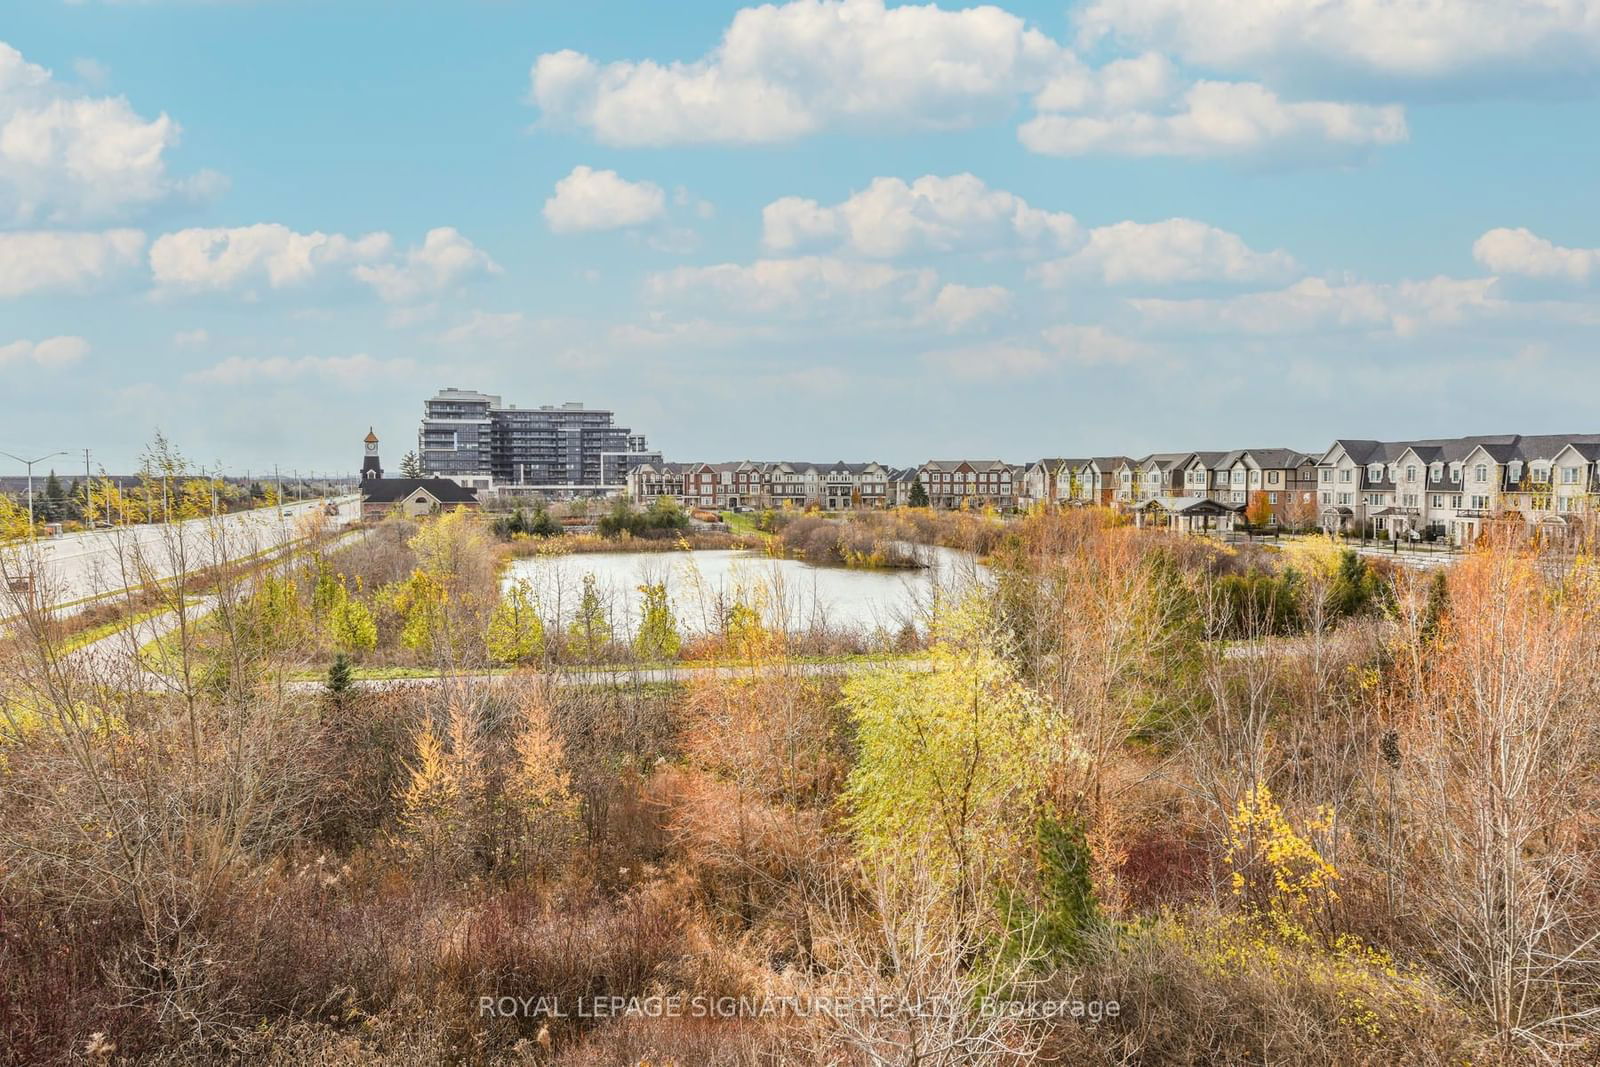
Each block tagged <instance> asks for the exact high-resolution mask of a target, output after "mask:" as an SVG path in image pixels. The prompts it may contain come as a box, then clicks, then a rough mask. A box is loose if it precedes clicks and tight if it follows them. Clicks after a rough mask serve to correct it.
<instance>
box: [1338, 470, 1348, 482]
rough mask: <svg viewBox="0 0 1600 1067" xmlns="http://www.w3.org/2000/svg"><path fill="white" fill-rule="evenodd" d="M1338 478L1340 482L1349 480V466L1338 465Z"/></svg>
mask: <svg viewBox="0 0 1600 1067" xmlns="http://www.w3.org/2000/svg"><path fill="white" fill-rule="evenodd" d="M1339 480H1340V481H1341V482H1348V481H1349V480H1350V468H1349V467H1340V468H1339Z"/></svg>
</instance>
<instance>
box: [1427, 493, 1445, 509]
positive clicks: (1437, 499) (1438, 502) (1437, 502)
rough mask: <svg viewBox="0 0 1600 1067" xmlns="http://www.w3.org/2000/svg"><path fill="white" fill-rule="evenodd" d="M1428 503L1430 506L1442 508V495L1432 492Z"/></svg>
mask: <svg viewBox="0 0 1600 1067" xmlns="http://www.w3.org/2000/svg"><path fill="white" fill-rule="evenodd" d="M1429 503H1430V505H1431V506H1432V507H1436V508H1442V507H1444V497H1442V496H1439V495H1438V494H1434V496H1433V498H1432V499H1431V500H1430V502H1429Z"/></svg>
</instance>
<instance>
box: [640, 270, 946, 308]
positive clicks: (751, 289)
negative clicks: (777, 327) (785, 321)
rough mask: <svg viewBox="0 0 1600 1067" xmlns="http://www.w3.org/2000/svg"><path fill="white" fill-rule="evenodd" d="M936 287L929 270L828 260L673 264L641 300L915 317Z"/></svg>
mask: <svg viewBox="0 0 1600 1067" xmlns="http://www.w3.org/2000/svg"><path fill="white" fill-rule="evenodd" d="M937 288H938V279H937V278H936V276H935V275H934V273H933V271H931V270H903V269H901V268H898V267H892V266H889V265H888V264H883V263H862V262H858V261H854V260H844V259H835V258H832V257H828V256H802V257H799V258H795V259H763V260H757V261H756V262H754V263H750V264H739V263H721V264H717V265H715V266H710V267H677V268H675V269H673V270H669V271H663V272H661V273H658V274H654V275H651V276H650V278H649V279H647V280H646V282H645V294H646V296H647V298H648V299H649V300H650V301H651V302H652V303H655V304H658V305H671V306H672V307H674V308H680V309H682V308H687V309H691V310H705V311H708V312H710V313H712V314H716V315H724V316H725V315H727V314H728V313H729V312H730V311H732V312H734V313H735V314H738V315H770V316H786V317H791V318H796V319H810V320H813V321H818V322H830V321H832V322H838V321H842V320H843V319H844V318H847V317H848V318H852V319H856V320H857V321H860V320H865V319H874V318H903V317H905V316H914V315H919V314H922V313H924V312H925V310H926V308H927V307H928V305H929V304H930V302H931V301H932V300H933V298H934V296H935V294H936V291H937Z"/></svg>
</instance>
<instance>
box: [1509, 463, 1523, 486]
mask: <svg viewBox="0 0 1600 1067" xmlns="http://www.w3.org/2000/svg"><path fill="white" fill-rule="evenodd" d="M1506 475H1507V477H1509V478H1510V479H1511V480H1512V481H1513V482H1520V481H1522V463H1521V461H1520V460H1512V461H1511V463H1510V464H1509V466H1508V467H1507V468H1506Z"/></svg>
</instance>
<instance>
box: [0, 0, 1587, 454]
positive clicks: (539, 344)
mask: <svg viewBox="0 0 1600 1067" xmlns="http://www.w3.org/2000/svg"><path fill="white" fill-rule="evenodd" d="M1597 71H1600V0H1563V2H1561V3H1551V2H1539V0H1393V2H1391V3H1389V4H1385V5H1374V4H1370V3H1365V2H1361V0H1090V2H1087V3H1080V4H1074V5H1064V4H1060V3H1020V2H1011V3H1007V4H1004V5H1000V6H978V5H962V4H958V3H943V4H940V5H938V6H937V7H935V6H920V5H897V4H888V5H885V4H883V3H880V2H878V0H842V2H839V0H795V2H793V3H786V4H779V5H771V6H768V7H765V8H754V7H749V6H748V5H747V6H744V7H742V6H741V5H737V4H722V3H709V2H692V3H680V4H670V5H669V4H661V3H642V2H640V3H618V2H606V0H588V2H586V3H584V4H581V5H568V4H552V3H543V2H533V0H452V2H449V3H446V2H443V0H436V2H422V0H415V2H409V3H407V2H399V3H396V2H382V3H380V2H377V0H372V2H366V0H322V2H317V3H312V2H302V0H256V2H248V0H239V2H222V0H137V2H134V0H127V2H109V0H80V2H76V3H68V2H60V0H27V2H26V3H19V4H13V5H9V6H8V10H7V11H6V13H5V14H4V16H0V375H3V378H0V380H4V381H5V382H6V383H7V388H6V390H5V391H6V394H7V396H8V399H10V400H11V403H9V404H7V405H6V415H5V418H4V421H3V423H0V449H4V450H6V451H19V450H33V451H48V450H50V449H54V448H82V447H85V446H88V447H92V448H94V449H95V451H96V454H97V455H98V456H100V457H102V459H103V461H104V462H105V463H106V464H107V465H109V466H112V467H117V466H122V465H125V464H127V463H128V462H129V461H130V460H131V459H132V457H133V456H134V455H135V454H136V453H137V451H138V449H139V447H140V445H141V443H142V442H144V441H145V440H147V439H148V437H149V436H150V434H151V433H152V432H153V431H154V430H155V429H156V428H157V427H160V428H161V429H163V430H164V431H166V432H167V433H168V434H169V435H170V436H172V437H173V438H174V439H175V440H176V441H177V443H178V444H179V445H180V447H182V448H183V449H184V450H185V451H187V452H188V453H189V454H191V455H192V456H194V457H195V458H196V459H197V460H200V461H204V462H208V463H209V462H219V461H220V462H222V463H224V464H226V465H228V466H230V467H233V468H236V469H244V468H247V467H248V468H252V469H260V468H261V467H262V466H264V465H269V464H271V463H274V462H276V463H281V464H283V465H284V466H286V467H299V468H302V469H306V468H315V469H339V468H340V467H341V466H343V467H353V466H354V465H355V463H356V462H357V456H358V455H359V439H360V437H361V435H362V434H364V433H365V431H366V428H367V426H368V425H369V424H371V425H374V426H376V427H377V429H378V432H379V434H380V436H381V437H382V438H383V439H384V441H385V442H386V445H387V447H386V450H385V451H386V454H393V457H392V458H395V459H397V458H398V453H400V452H401V451H403V450H404V449H405V448H406V447H409V445H410V443H411V442H413V441H414V434H415V428H416V419H417V416H418V414H419V413H420V407H421V403H422V400H423V399H424V398H425V397H426V396H427V395H429V394H430V393H431V392H432V391H433V390H434V389H435V388H437V387H440V386H444V385H455V386H460V387H470V388H480V389H483V390H486V391H489V392H496V393H500V394H502V395H504V396H505V397H506V398H507V399H508V400H511V401H514V402H517V403H521V404H528V405H532V404H539V403H560V402H562V401H566V400H584V401H587V402H589V403H591V404H596V405H602V404H603V405H607V406H610V407H613V408H615V409H616V410H617V411H618V414H619V417H620V418H621V420H622V421H623V422H624V423H626V424H629V425H632V426H633V427H634V428H635V429H637V430H640V431H643V432H645V433H647V434H649V435H650V438H651V441H652V443H653V444H654V445H656V446H657V447H660V448H662V449H663V450H664V451H665V452H666V453H667V455H668V456H669V457H670V458H679V459H688V458H709V459H732V458H742V457H754V458H768V457H780V456H800V457H810V458H834V457H849V458H876V459H880V460H883V461H885V462H891V463H904V462H912V461H920V460H921V459H924V458H927V457H928V456H930V455H934V454H938V455H945V454H954V453H970V454H978V455H999V456H1002V457H1005V458H1008V459H1012V460H1014V461H1023V460H1027V459H1032V458H1037V457H1038V456H1040V455H1079V454H1103V453H1113V452H1116V453H1121V452H1128V453H1135V454H1137V453H1141V452H1144V451H1150V450H1156V449H1184V448H1224V447H1234V446H1250V445H1258V446H1259V445H1265V444H1272V445H1278V444H1282V445H1288V446H1292V447H1298V448H1305V449H1316V448H1321V447H1323V446H1325V445H1326V444H1327V443H1328V441H1329V440H1330V439H1331V438H1333V437H1334V436H1335V435H1339V436H1373V437H1406V436H1432V435H1446V434H1457V433H1474V432H1477V433H1481V432H1512V431H1521V432H1570V431H1576V430H1594V429H1596V428H1597V426H1596V418H1597V416H1596V414H1595V404H1594V402H1593V397H1594V395H1595V392H1596V390H1597V388H1600V359H1597V358H1596V355H1597V347H1600V346H1597V344H1596V342H1597V340H1600V212H1597V211H1596V210H1595V203H1596V194H1597V192H1600V137H1596V136H1595V135H1594V131H1596V130H1600V106H1597V89H1600V78H1597V75H1596V72H1597ZM391 442H392V444H391Z"/></svg>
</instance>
